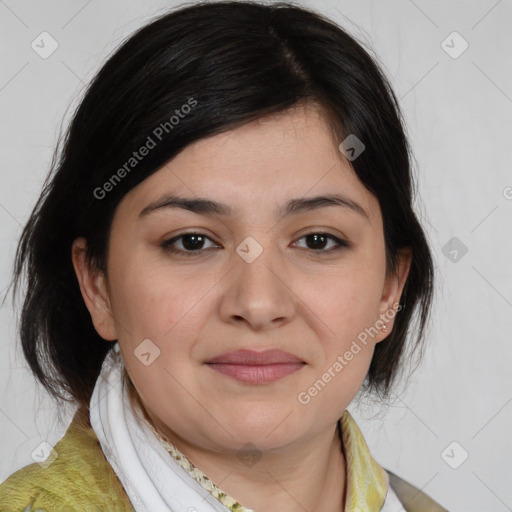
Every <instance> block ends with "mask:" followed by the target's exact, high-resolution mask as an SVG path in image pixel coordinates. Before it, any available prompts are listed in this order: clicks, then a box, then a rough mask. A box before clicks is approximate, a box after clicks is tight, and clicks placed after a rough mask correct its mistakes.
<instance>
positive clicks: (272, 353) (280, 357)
mask: <svg viewBox="0 0 512 512" xmlns="http://www.w3.org/2000/svg"><path fill="white" fill-rule="evenodd" d="M206 362H207V363H229V364H247V365H264V364H278V363H303V362H304V361H303V360H302V359H300V358H299V357H297V356H294V355H293V354H290V353H289V352H285V351H283V350H278V349H270V350H264V351H263V352H261V351H259V352H258V351H255V350H250V349H240V350H235V351H233V352H226V353H224V354H220V355H218V356H216V357H214V358H213V359H209V360H208V361H206Z"/></svg>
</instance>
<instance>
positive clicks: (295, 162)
mask: <svg viewBox="0 0 512 512" xmlns="http://www.w3.org/2000/svg"><path fill="white" fill-rule="evenodd" d="M336 193H338V194H340V195H343V196H344V197H347V198H349V199H352V200H353V201H354V202H357V203H358V204H360V205H361V206H362V207H363V208H364V209H365V210H366V211H367V212H368V214H369V217H370V221H371V218H372V217H374V216H375V215H378V214H379V208H378V202H377V200H376V198H375V197H374V196H373V194H371V193H370V192H369V191H368V190H367V189H366V188H365V187H364V185H363V184H362V183H361V181H360V180H359V178H358V177H357V175H356V173H355V172H354V170H353V168H352V166H351V165H350V162H349V161H348V160H347V159H346V158H345V157H344V156H343V154H342V153H341V152H340V151H339V149H338V146H337V142H336V140H335V138H334V136H333V132H332V129H331V127H330V126H329V125H328V123H327V121H326V120H325V117H324V116H323V115H322V113H321V112H319V110H318V109H316V108H312V107H307V106H306V107H299V108H294V109H292V110H289V111H286V112H280V113H278V114H272V115H268V116H265V117H263V118H260V119H257V120H255V121H252V122H250V123H247V124H245V125H243V126H241V127H238V128H235V129H232V130H229V131H226V132H224V133H220V134H217V135H214V136H211V137H207V138H204V139H200V140H198V141H196V142H194V143H193V144H190V145H189V146H187V147H186V148H184V149H183V150H182V151H181V152H180V153H179V154H178V155H177V156H176V157H174V158H173V159H172V160H171V161H169V162H168V163H167V164H165V165H164V166H162V167H161V168H160V169H159V170H158V171H157V172H155V173H154V174H153V175H151V176H149V177H148V178H147V179H146V180H144V181H143V182H142V183H141V184H139V185H138V186H137V187H135V189H133V190H132V191H131V192H130V193H129V194H128V195H127V196H130V197H126V198H125V199H127V200H128V202H129V203H130V204H132V206H133V207H134V208H139V211H140V210H142V209H143V208H145V207H146V206H147V204H148V203H150V202H155V201H157V200H158V199H159V197H160V196H162V195H163V194H174V195H180V196H186V197H189V198H193V197H201V198H205V197H207V198H209V199H211V200H212V201H215V202H219V203H227V204H229V205H230V206H231V207H232V208H231V210H232V211H233V212H238V213H242V212H243V211H244V210H248V211H251V210H259V211H266V210H268V209H269V208H271V207H276V206H277V207H279V206H282V205H283V204H284V203H286V202H287V201H288V200H289V199H291V198H298V197H308V196H311V197H312V196H319V195H327V194H336ZM272 205H274V206H272Z"/></svg>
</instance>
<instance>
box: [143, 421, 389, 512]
mask: <svg viewBox="0 0 512 512" xmlns="http://www.w3.org/2000/svg"><path fill="white" fill-rule="evenodd" d="M147 423H148V425H149V427H150V428H151V430H152V431H153V433H154V434H155V436H156V437H157V439H158V440H159V441H160V444H161V445H162V446H163V447H164V448H165V449H166V450H167V451H168V452H169V453H170V454H171V455H172V457H173V458H174V460H175V461H176V462H177V463H178V464H179V465H180V466H181V467H182V468H183V469H184V470H185V471H186V472H187V473H188V474H189V475H190V476H191V477H192V478H194V479H195V480H196V481H197V482H198V483H199V484H200V485H201V486H202V487H203V488H204V489H206V490H207V491H209V492H210V493H211V494H212V495H213V496H214V497H215V498H216V499H217V500H218V501H220V502H221V503H222V504H223V505H225V506H226V507H227V508H228V509H229V510H231V511H232V512H235V511H236V512H253V511H252V510H251V509H248V508H246V507H244V506H243V505H241V504H240V503H238V502H237V501H236V500H235V499H234V498H232V497H231V496H229V495H227V494H226V493H225V492H224V491H222V490H221V489H219V487H217V486H216V485H215V484H214V483H213V482H212V481H211V480H210V479H209V478H208V477H207V476H206V475H205V474H204V473H203V472H202V471H201V470H200V469H199V468H197V467H195V466H194V465H193V464H192V463H191V462H190V461H189V460H188V458H187V457H186V456H185V455H184V454H183V453H182V452H181V451H179V450H178V448H176V446H174V445H173V444H171V443H169V442H168V441H167V440H165V439H163V438H162V437H161V436H160V434H159V433H158V432H157V431H156V430H155V428H154V427H153V425H152V424H151V423H149V422H147ZM338 427H339V429H340V431H341V439H342V443H343V450H344V453H345V460H346V466H347V473H346V474H347V489H346V500H345V512H356V511H361V510H364V511H366V512H379V511H380V510H381V509H382V507H383V504H384V500H385V499H386V493H387V490H388V485H389V479H388V476H387V473H386V471H385V470H384V469H383V468H382V467H381V466H380V465H379V464H378V463H377V462H376V461H375V460H374V458H373V457H372V456H371V454H370V451H369V449H368V445H367V444H366V441H365V439H364V437H363V434H362V432H361V430H360V429H359V427H358V426H357V423H356V422H355V420H354V418H353V417H352V415H351V414H350V413H349V412H348V411H345V412H344V413H343V415H342V416H341V418H340V419H339V421H338Z"/></svg>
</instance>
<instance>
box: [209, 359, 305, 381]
mask: <svg viewBox="0 0 512 512" xmlns="http://www.w3.org/2000/svg"><path fill="white" fill-rule="evenodd" d="M208 366H209V367H210V368H212V370H215V371H217V372H219V373H223V374H224V375H227V376H228V377H232V378H234V379H236V380H239V381H241V382H247V383H248V384H267V383H269V382H274V381H276V380H279V379H282V378H283V377H286V376H287V375H290V374H292V373H295V372H296V371H298V370H300V369H301V368H302V367H303V366H304V363H276V364H265V365H245V364H228V363H208Z"/></svg>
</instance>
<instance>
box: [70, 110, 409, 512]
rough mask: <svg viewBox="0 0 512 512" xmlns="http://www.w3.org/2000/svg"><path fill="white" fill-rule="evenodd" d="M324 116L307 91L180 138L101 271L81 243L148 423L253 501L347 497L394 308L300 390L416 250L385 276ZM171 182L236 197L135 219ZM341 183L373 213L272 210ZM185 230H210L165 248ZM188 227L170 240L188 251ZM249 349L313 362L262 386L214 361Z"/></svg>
mask: <svg viewBox="0 0 512 512" xmlns="http://www.w3.org/2000/svg"><path fill="white" fill-rule="evenodd" d="M324 119H325V118H324V117H323V116H322V113H321V111H319V110H318V109H316V108H313V107H312V106H304V107H297V108H294V109H292V110H289V111H287V112H285V113H280V114H278V115H271V116H265V117H264V118H261V119H259V120H257V121H254V122H251V123H248V124H246V125H244V126H242V127H241V128H237V129H235V130H232V131H229V132H226V133H223V134H220V135H215V136H213V137H209V138H206V139H202V140H200V141H198V142H196V143H194V144H191V145H190V146H188V147H186V148H185V149H184V150H183V151H182V152H181V153H180V154H179V155H177V156H176V157H175V158H174V159H173V160H171V161H170V162H168V163H167V164H166V165H165V166H163V167H162V168H161V169H159V170H158V171H157V172H155V173H154V174H153V175H151V176H150V177H148V178H147V179H146V180H144V181H143V182H142V183H140V184H139V185H138V186H137V187H135V188H134V189H132V190H131V191H130V192H129V193H128V194H127V195H126V196H125V197H124V198H123V200H122V201H121V202H120V204H119V205H118V208H117V210H116V212H115V216H114V219H113V224H112V230H111V237H110V240H109V254H108V261H107V275H104V274H102V273H101V272H99V271H98V270H95V269H94V268H91V267H89V266H88V265H87V263H86V258H85V249H86V240H85V239H83V238H78V239H77V240H75V242H74V244H73V249H72V258H73V264H74V267H75V271H76V274H77V278H78V281H79V283H80V288H81V291H82V295H83V298H84V301H85V304H86V305H87V308H88V309H89V312H90V314H91V318H92V321H93V323H94V326H95V328H96V330H97V331H98V333H99V334H100V335H101V336H102V337H103V338H104V339H107V340H118V342H119V346H120V349H121V353H122V356H123V359H124V361H125V365H126V368H127V371H128V374H129V376H130V379H131V380H132V382H133V384H134V386H135V388H136V390H137V395H138V399H139V400H140V403H142V405H143V407H144V409H145V411H146V413H147V415H148V417H149V418H150V419H151V421H152V423H153V425H155V426H156V428H157V429H158V431H159V432H160V433H161V434H162V435H163V436H165V437H166V438H167V439H169V440H170V441H171V442H172V443H173V444H174V445H175V446H177V447H178V449H180V450H181V451H182V452H183V453H185V455H186V456H187V457H188V458H189V459H190V460H191V462H192V463H193V464H194V465H196V466H197V467H198V468H200V469H201V470H202V471H203V472H205V474H206V475H208V477H209V478H210V479H211V480H212V481H213V482H215V483H216V484H217V485H218V486H219V487H220V488H221V489H222V490H223V491H225V492H227V493H228V494H229V495H230V496H233V497H235V498H236V499H238V500H239V501H240V502H241V503H242V504H243V505H244V506H246V507H250V508H252V509H254V510H255V511H257V512H264V511H267V510H281V511H289V512H292V511H293V512H295V511H301V512H303V511H304V510H307V511H316V512H339V511H340V510H343V509H344V506H345V494H346V485H345V480H346V472H347V468H346V461H345V456H344V452H343V449H342V446H341V442H340V440H339V438H338V434H337V432H336V424H337V421H338V419H339V418H340V417H341V415H342V414H343V412H344V411H345V409H346V408H347V406H348V405H349V404H350V402H351V400H352V399H353V398H354V396H355V395H356V393H357V391H358V390H359V388H360V386H361V384H362V382H363V380H364V378H365V376H366V374H367V371H368V367H369V364H370V361H371V358H372V355H373V351H374V347H375V344H376V343H379V342H382V341H383V340H385V338H386V336H387V335H388V334H387V333H389V332H390V331H391V330H392V326H393V320H391V321H386V324H387V325H388V329H387V330H386V331H384V332H380V333H379V334H378V335H376V336H375V337H374V338H373V339H372V338H369V340H368V343H367V345H366V346H362V350H361V351H360V352H359V353H358V354H357V355H355V356H354V358H353V359H352V360H351V361H350V362H349V363H348V364H347V365H346V366H345V367H344V368H343V371H341V372H339V373H337V374H336V377H335V378H332V380H331V381H330V382H329V383H328V384H327V385H326V386H325V388H324V389H323V390H322V391H321V392H319V393H318V394H317V396H315V397H314V398H312V399H311V401H310V402H309V403H308V404H306V405H304V404H302V403H300V402H299V400H298V399H297V394H298V392H300V391H307V390H308V388H310V387H311V385H312V384H313V383H314V382H315V381H316V380H317V379H319V378H320V377H321V376H322V374H323V373H324V372H326V371H327V369H328V368H329V367H331V366H332V365H333V363H334V362H335V361H336V359H337V357H338V355H342V354H344V353H345V352H346V351H347V350H348V349H349V348H350V345H351V343H352V341H353V340H354V339H356V337H357V335H358V334H359V333H360V332H362V331H363V330H364V329H365V328H367V327H370V326H373V325H375V323H376V321H377V320H378V319H379V318H380V317H381V315H383V314H384V313H386V312H387V311H389V310H392V307H393V304H395V303H397V302H398V301H399V299H400V295H401V293H402V289H403V286H404V284H405V281H406V278H407V274H408V272H409V266H410V260H411V253H410V251H403V252H402V253H400V255H399V267H398V272H397V274H396V275H392V276H388V277H386V272H385V271H386V266H385V246H384V235H383V224H382V216H381V211H380V207H379V203H378V201H377V199H376V198H375V196H373V195H372V194H371V193H370V192H369V191H368V190H367V189H366V188H365V187H364V186H363V184H362V183H361V182H360V181H359V179H358V178H357V175H356V174H355V172H354V171H353V169H352V167H351V165H350V162H349V161H348V160H347V159H346V158H345V157H344V156H343V155H342V154H341V152H340V151H339V149H338V145H337V142H336V141H335V140H334V138H333V135H332V131H331V129H330V128H329V126H328V125H327V124H326V122H325V120H324ZM170 193H173V194H177V195H180V196H184V197H185V196H186V197H192V198H194V197H205V198H209V199H211V200H214V201H219V202H223V203H227V204H228V205H230V206H231V207H232V208H233V209H234V215H233V216H225V217H224V216H205V215H200V214H197V213H193V212H190V211H185V210H182V209H176V208H161V209H158V210H155V211H153V212H152V213H149V214H147V215H144V216H143V217H142V218H138V215H139V213H140V212H141V210H142V209H144V208H145V207H146V206H148V205H149V204H151V203H153V202H154V201H156V200H158V199H160V198H161V197H163V196H164V195H166V194H170ZM333 193H337V194H343V195H344V196H346V197H349V198H350V199H352V200H353V201H355V202H357V203H358V204H359V205H360V206H361V207H362V208H364V210H365V211H366V212H367V214H368V218H365V217H363V216H362V215H359V214H357V213H355V212H354V211H352V210H349V209H346V208H342V207H340V206H328V207H323V208H319V209H315V210H311V211H303V212H301V213H298V214H296V215H290V216H288V217H285V218H283V219H281V220H278V219H277V218H276V212H277V209H278V208H279V207H280V206H281V205H283V204H284V203H285V202H286V201H287V200H289V199H291V198H303V197H312V196H317V195H327V194H333ZM185 230H186V231H189V232H190V231H192V232H199V233H202V234H204V235H205V236H206V237H208V238H206V239H205V240H204V242H203V244H202V245H201V243H197V242H196V245H195V246H194V245H192V247H197V248H198V249H195V251H196V253H194V254H193V255H192V256H185V255H183V256H181V255H177V254H172V253H170V252H168V251H166V250H165V249H164V248H162V246H161V244H162V243H163V242H164V241H166V240H170V239H171V238H173V237H175V236H177V235H179V234H181V233H182V232H183V231H185ZM308 233H328V234H332V235H334V236H337V237H338V238H340V239H342V240H345V241H347V242H348V243H349V246H348V247H341V248H340V249H339V250H331V248H333V247H337V243H336V242H335V241H334V240H331V239H326V241H325V242H323V245H322V243H317V244H316V245H315V242H314V240H312V239H311V237H305V235H306V234H308ZM248 236H251V237H253V238H254V239H255V240H256V241H257V242H258V243H259V245H260V246H261V247H262V248H263V252H262V254H261V255H260V256H259V257H258V258H256V259H255V260H254V261H253V262H252V263H248V262H246V261H245V260H244V259H242V258H241V257H240V256H239V255H238V254H237V252H236V248H237V246H239V245H240V244H241V242H242V241H243V240H244V239H245V238H246V237H248ZM188 242H189V245H185V246H184V245H183V244H184V243H187V240H184V239H183V238H181V239H178V240H177V241H176V242H174V244H173V246H174V247H175V248H177V249H182V250H186V248H190V247H191V245H190V240H188ZM192 242H193V241H192ZM317 247H318V248H317ZM193 250H194V249H192V250H190V249H189V252H192V251H193ZM322 251H323V252H322ZM145 339H150V340H151V341H152V343H154V344H155V345H156V346H157V347H158V348H159V350H160V356H159V357H157V358H156V359H155V360H154V361H153V362H152V363H151V364H150V365H148V366H146V365H144V364H142V363H141V361H140V360H139V359H138V358H137V357H136V356H135V355H134V350H136V348H137V347H138V346H139V344H140V343H141V342H142V341H143V340H145ZM239 348H252V349H255V350H264V349H268V348H279V349H282V350H285V351H288V352H291V353H293V354H295V355H296V356H298V357H300V358H301V359H302V360H303V361H304V362H305V363H306V364H305V365H303V368H302V369H301V370H299V371H298V372H295V373H293V374H291V375H288V376H287V377H285V378H282V379H280V380H277V381H274V382H272V383H270V384H265V385H251V384H246V383H241V382H238V381H235V380H233V379H231V378H230V377H227V376H224V375H222V374H220V373H218V372H215V371H213V370H212V369H211V368H210V367H209V366H208V365H206V364H205V361H207V360H208V359H211V358H213V357H214V356H217V355H219V354H222V353H224V352H228V351H232V350H236V349H239ZM246 443H252V444H253V445H255V446H256V447H257V449H258V450H259V451H260V452H261V459H260V460H259V461H258V462H257V463H256V464H255V465H252V466H250V467H249V466H248V465H246V464H244V463H243V462H242V461H241V460H240V459H239V457H238V456H237V454H238V452H239V450H240V449H241V448H242V447H243V446H244V445H245V444H246Z"/></svg>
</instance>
